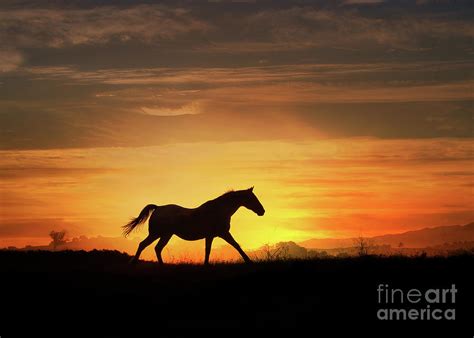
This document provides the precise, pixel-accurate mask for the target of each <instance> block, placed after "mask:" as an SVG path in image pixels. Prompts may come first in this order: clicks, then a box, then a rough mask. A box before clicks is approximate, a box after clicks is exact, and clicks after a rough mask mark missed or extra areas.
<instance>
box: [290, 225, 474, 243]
mask: <svg viewBox="0 0 474 338" xmlns="http://www.w3.org/2000/svg"><path fill="white" fill-rule="evenodd" d="M368 239H369V240H370V241H371V242H372V244H374V245H390V246H391V247H393V248H397V247H399V246H402V247H404V248H425V247H430V246H431V247H432V246H438V245H443V244H445V243H453V242H464V241H474V222H472V223H469V224H466V225H448V226H439V227H434V228H424V229H421V230H414V231H407V232H403V233H401V234H388V235H382V236H375V237H369V238H368ZM355 240H356V238H343V239H340V238H314V239H309V240H306V241H303V242H299V243H298V244H299V245H300V246H302V247H305V248H307V249H335V248H347V247H351V246H354V242H355Z"/></svg>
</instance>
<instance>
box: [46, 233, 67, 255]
mask: <svg viewBox="0 0 474 338" xmlns="http://www.w3.org/2000/svg"><path fill="white" fill-rule="evenodd" d="M49 237H51V239H52V240H53V241H52V244H53V250H54V251H56V248H57V247H58V246H60V245H63V244H65V243H66V240H65V238H66V230H62V231H54V230H52V231H51V232H50V233H49Z"/></svg>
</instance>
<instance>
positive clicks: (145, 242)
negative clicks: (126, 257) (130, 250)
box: [131, 235, 158, 263]
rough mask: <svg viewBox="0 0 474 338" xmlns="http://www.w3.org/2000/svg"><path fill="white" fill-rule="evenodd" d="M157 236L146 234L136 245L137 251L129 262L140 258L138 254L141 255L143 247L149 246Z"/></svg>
mask: <svg viewBox="0 0 474 338" xmlns="http://www.w3.org/2000/svg"><path fill="white" fill-rule="evenodd" d="M157 238H158V236H154V235H148V237H147V238H145V239H144V240H143V241H141V242H140V244H139V245H138V249H137V253H136V254H135V256H134V257H133V258H132V260H131V263H136V262H138V259H139V258H140V255H141V253H142V251H143V250H145V248H146V247H147V246H149V245H150V244H151V243H153V242H154V241H155V240H156V239H157Z"/></svg>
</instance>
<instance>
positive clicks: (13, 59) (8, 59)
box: [0, 49, 24, 74]
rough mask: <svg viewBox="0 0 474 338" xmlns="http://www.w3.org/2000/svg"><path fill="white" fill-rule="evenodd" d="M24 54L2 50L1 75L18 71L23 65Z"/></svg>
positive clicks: (0, 57) (0, 58)
mask: <svg viewBox="0 0 474 338" xmlns="http://www.w3.org/2000/svg"><path fill="white" fill-rule="evenodd" d="M23 60H24V57H23V54H22V53H20V52H19V51H17V50H11V49H4V50H0V74H1V73H2V72H10V71H13V70H16V69H17V68H18V67H19V66H20V65H21V64H22V63H23Z"/></svg>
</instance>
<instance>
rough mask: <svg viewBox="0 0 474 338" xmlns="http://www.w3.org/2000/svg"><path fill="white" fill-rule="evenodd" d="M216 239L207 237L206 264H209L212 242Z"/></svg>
mask: <svg viewBox="0 0 474 338" xmlns="http://www.w3.org/2000/svg"><path fill="white" fill-rule="evenodd" d="M213 240H214V237H206V256H205V257H204V264H205V265H208V264H209V255H210V254H211V247H212V241H213Z"/></svg>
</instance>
